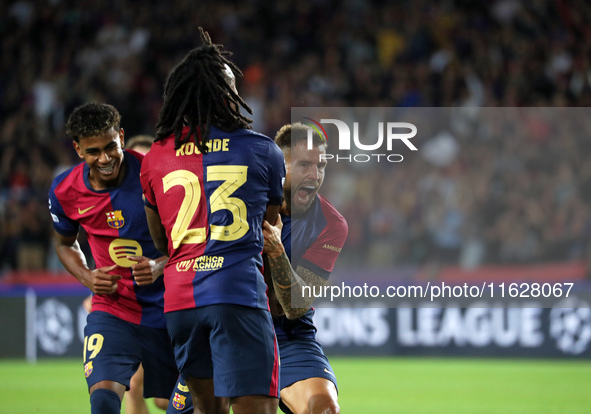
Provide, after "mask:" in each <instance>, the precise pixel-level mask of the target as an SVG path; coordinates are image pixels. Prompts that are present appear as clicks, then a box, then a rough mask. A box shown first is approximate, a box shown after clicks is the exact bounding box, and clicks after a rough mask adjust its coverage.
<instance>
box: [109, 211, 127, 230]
mask: <svg viewBox="0 0 591 414" xmlns="http://www.w3.org/2000/svg"><path fill="white" fill-rule="evenodd" d="M106 214H107V224H109V227H112V228H114V229H120V228H121V227H123V225H124V224H125V219H124V218H123V214H121V210H115V211H109V212H108V213H106Z"/></svg>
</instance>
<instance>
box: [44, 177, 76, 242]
mask: <svg viewBox="0 0 591 414" xmlns="http://www.w3.org/2000/svg"><path fill="white" fill-rule="evenodd" d="M55 187H56V183H55V182H54V183H53V184H52V186H51V190H49V214H51V220H52V221H53V228H54V229H55V231H57V232H58V233H59V234H61V235H63V236H75V235H77V234H78V229H79V228H80V225H79V224H78V222H77V221H74V220H72V219H71V218H69V217H68V216H66V213H65V212H64V209H63V208H62V205H61V203H60V201H59V199H58V198H57V196H56V195H55Z"/></svg>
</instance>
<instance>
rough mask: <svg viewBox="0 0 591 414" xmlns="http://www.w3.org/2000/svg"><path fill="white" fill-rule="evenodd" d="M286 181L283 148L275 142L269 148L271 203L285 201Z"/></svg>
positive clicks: (277, 203)
mask: <svg viewBox="0 0 591 414" xmlns="http://www.w3.org/2000/svg"><path fill="white" fill-rule="evenodd" d="M284 181H285V159H284V158H283V152H282V151H281V149H280V148H279V147H278V146H277V144H275V143H274V142H273V143H271V145H270V148H269V204H271V205H281V203H282V202H283V182H284Z"/></svg>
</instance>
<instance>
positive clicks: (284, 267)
mask: <svg viewBox="0 0 591 414" xmlns="http://www.w3.org/2000/svg"><path fill="white" fill-rule="evenodd" d="M282 228H283V223H282V221H281V217H278V219H277V223H276V224H275V225H274V226H272V225H270V224H269V222H268V221H266V220H265V222H264V223H263V236H264V237H265V248H264V250H263V251H264V253H266V254H267V257H268V264H269V268H270V273H271V279H272V280H273V288H274V290H275V295H276V296H277V300H278V301H279V304H280V305H281V307H282V308H283V311H284V312H285V316H286V317H287V318H288V319H298V318H300V317H302V316H303V315H304V314H305V313H306V312H307V311H308V309H310V307H312V303H313V302H314V297H313V296H312V297H310V298H304V297H300V296H297V298H298V299H297V301H296V302H295V303H294V302H293V301H292V297H293V296H292V292H296V294H297V292H302V291H303V287H304V286H310V287H314V286H324V285H325V284H326V282H327V279H324V278H322V277H321V276H319V275H317V274H315V273H314V272H312V271H311V270H309V269H306V268H304V267H302V266H297V271H296V270H294V269H293V268H292V267H291V263H290V261H289V257H287V254H286V252H285V248H284V246H283V243H282V242H281V229H282ZM300 299H301V300H300Z"/></svg>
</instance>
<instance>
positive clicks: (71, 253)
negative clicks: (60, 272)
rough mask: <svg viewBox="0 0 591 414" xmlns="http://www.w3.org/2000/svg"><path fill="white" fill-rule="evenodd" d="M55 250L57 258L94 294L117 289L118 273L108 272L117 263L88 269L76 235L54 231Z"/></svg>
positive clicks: (107, 292) (110, 292) (108, 293)
mask: <svg viewBox="0 0 591 414" xmlns="http://www.w3.org/2000/svg"><path fill="white" fill-rule="evenodd" d="M54 234H55V251H56V253H57V256H58V258H59V259H60V261H61V262H62V264H63V265H64V267H65V268H66V270H67V271H68V272H70V273H71V274H72V275H73V276H74V277H75V278H76V279H78V280H79V281H80V283H82V284H83V285H84V286H86V287H87V288H89V289H90V290H91V291H92V292H93V293H94V294H96V295H110V294H112V293H115V291H116V290H117V281H118V280H119V279H121V276H120V275H112V274H109V273H108V272H110V271H113V270H115V268H116V267H117V265H113V266H107V267H102V268H100V269H94V270H90V269H89V268H88V265H87V263H86V258H85V257H84V253H82V250H80V245H79V244H78V240H77V236H64V235H61V234H59V233H58V232H56V231H54Z"/></svg>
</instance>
